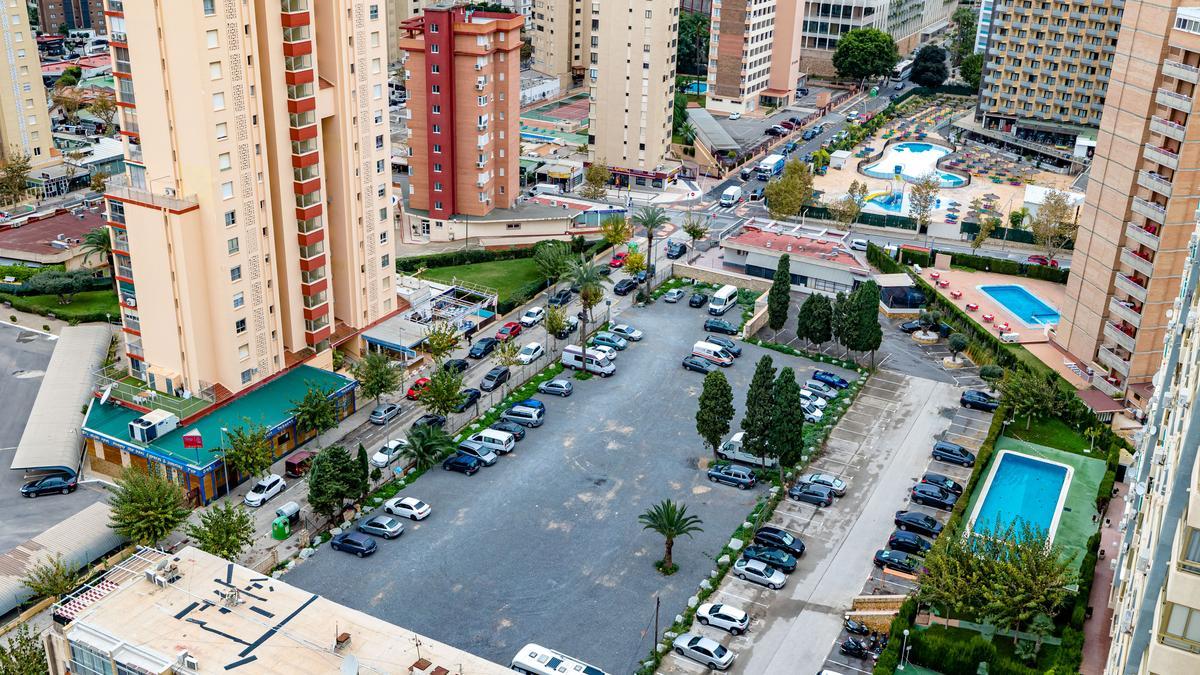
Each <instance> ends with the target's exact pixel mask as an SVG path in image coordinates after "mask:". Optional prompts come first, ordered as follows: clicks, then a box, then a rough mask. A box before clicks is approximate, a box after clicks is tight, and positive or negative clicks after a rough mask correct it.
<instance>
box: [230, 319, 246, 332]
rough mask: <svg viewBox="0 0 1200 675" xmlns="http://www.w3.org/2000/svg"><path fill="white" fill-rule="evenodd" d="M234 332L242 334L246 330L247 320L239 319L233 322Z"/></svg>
mask: <svg viewBox="0 0 1200 675" xmlns="http://www.w3.org/2000/svg"><path fill="white" fill-rule="evenodd" d="M233 332H235V333H238V334H241V333H245V332H246V320H245V319H238V320H237V321H234V322H233Z"/></svg>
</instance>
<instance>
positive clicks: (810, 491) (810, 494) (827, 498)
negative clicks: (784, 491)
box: [788, 481, 833, 507]
mask: <svg viewBox="0 0 1200 675" xmlns="http://www.w3.org/2000/svg"><path fill="white" fill-rule="evenodd" d="M788 498H790V499H794V500H796V501H798V502H807V503H809V504H812V505H814V506H817V507H822V506H829V505H830V504H832V503H833V490H832V489H830V488H829V487H828V486H825V485H817V484H816V483H805V482H803V481H801V482H799V483H796V484H795V485H793V486H792V488H791V489H790V490H788Z"/></svg>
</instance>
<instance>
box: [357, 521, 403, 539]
mask: <svg viewBox="0 0 1200 675" xmlns="http://www.w3.org/2000/svg"><path fill="white" fill-rule="evenodd" d="M357 529H358V531H359V532H362V533H363V534H370V535H374V536H376V537H383V538H384V539H391V538H393V537H399V536H400V535H402V534H404V523H402V522H400V521H399V520H396V519H395V518H392V517H391V516H372V517H370V518H365V519H363V520H360V521H358V527H357Z"/></svg>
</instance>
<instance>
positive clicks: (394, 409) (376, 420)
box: [368, 403, 400, 424]
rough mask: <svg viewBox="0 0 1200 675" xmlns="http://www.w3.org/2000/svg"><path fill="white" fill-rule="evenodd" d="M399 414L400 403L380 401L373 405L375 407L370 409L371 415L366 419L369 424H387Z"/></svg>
mask: <svg viewBox="0 0 1200 675" xmlns="http://www.w3.org/2000/svg"><path fill="white" fill-rule="evenodd" d="M399 414H400V404H398V403H381V404H379V405H377V406H375V409H374V410H372V411H371V417H370V419H369V420H368V421H370V422H371V424H387V423H388V422H390V421H392V419H393V418H394V417H396V415H399Z"/></svg>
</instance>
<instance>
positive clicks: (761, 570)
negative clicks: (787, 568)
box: [733, 558, 787, 590]
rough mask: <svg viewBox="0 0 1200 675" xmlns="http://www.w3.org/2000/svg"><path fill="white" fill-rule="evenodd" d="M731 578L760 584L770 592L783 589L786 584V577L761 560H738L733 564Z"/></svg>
mask: <svg viewBox="0 0 1200 675" xmlns="http://www.w3.org/2000/svg"><path fill="white" fill-rule="evenodd" d="M733 576H735V577H737V578H739V579H741V580H742V581H753V582H754V583H756V584H762V585H763V586H766V587H767V588H769V589H771V590H775V589H777V588H783V585H784V584H785V583H787V577H786V576H784V574H783V572H780V571H779V570H777V569H775V568H774V567H771V566H770V565H768V564H767V563H765V562H763V561H761V560H747V559H746V558H738V559H737V562H735V563H733Z"/></svg>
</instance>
